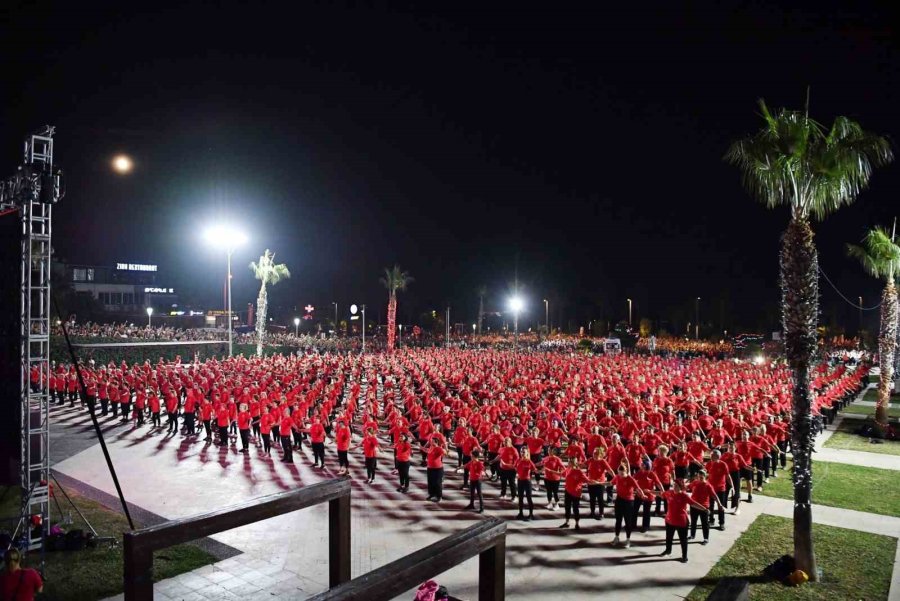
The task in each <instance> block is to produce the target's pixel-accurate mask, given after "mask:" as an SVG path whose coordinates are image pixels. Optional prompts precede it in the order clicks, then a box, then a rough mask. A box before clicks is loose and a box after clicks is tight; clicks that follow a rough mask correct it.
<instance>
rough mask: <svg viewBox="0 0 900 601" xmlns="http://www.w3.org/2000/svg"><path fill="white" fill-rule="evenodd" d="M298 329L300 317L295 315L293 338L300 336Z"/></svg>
mask: <svg viewBox="0 0 900 601" xmlns="http://www.w3.org/2000/svg"><path fill="white" fill-rule="evenodd" d="M299 330H300V318H299V317H295V318H294V338H297V337H299V336H300V333H299Z"/></svg>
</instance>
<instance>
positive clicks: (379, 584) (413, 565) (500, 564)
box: [312, 518, 506, 601]
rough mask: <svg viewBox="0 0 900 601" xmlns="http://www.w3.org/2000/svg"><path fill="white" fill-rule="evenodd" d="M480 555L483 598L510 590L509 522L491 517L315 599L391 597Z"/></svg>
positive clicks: (376, 600) (497, 600) (383, 600)
mask: <svg viewBox="0 0 900 601" xmlns="http://www.w3.org/2000/svg"><path fill="white" fill-rule="evenodd" d="M476 555H478V599H479V601H503V599H504V596H505V594H506V522H505V521H503V520H501V519H499V518H489V519H487V520H484V521H482V522H478V523H477V524H475V525H473V526H470V527H469V528H466V529H465V530H463V531H462V532H458V533H456V534H452V535H450V536H448V537H447V538H443V539H441V540H439V541H437V542H436V543H434V544H433V545H429V546H427V547H425V548H424V549H420V550H418V551H416V552H415V553H412V554H410V555H407V556H406V557H401V558H400V559H398V560H397V561H394V562H391V563H389V564H387V565H386V566H383V567H380V568H378V569H377V570H373V571H371V572H369V573H367V574H363V575H362V576H360V577H358V578H354V579H353V580H350V581H349V582H344V583H343V584H340V585H338V586H334V585H332V586H331V588H329V590H327V591H325V592H324V593H320V594H318V595H316V596H314V597H312V599H314V600H315V601H338V600H340V601H352V600H358V601H363V600H364V601H387V600H389V599H393V598H394V597H396V596H398V595H400V594H402V593H404V592H406V591H408V590H410V589H413V588H415V587H417V586H419V585H420V584H422V583H423V582H425V581H426V580H428V579H430V578H434V577H435V576H437V575H438V574H441V573H443V572H446V571H447V570H449V569H450V568H452V567H455V566H458V565H459V564H461V563H462V562H464V561H466V560H467V559H471V558H472V557H475V556H476Z"/></svg>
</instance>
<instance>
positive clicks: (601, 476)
mask: <svg viewBox="0 0 900 601" xmlns="http://www.w3.org/2000/svg"><path fill="white" fill-rule="evenodd" d="M611 471H613V470H612V468H611V467H610V466H609V464H608V463H607V462H606V459H589V460H588V463H587V476H588V479H589V480H596V481H597V482H606V474H607V472H611Z"/></svg>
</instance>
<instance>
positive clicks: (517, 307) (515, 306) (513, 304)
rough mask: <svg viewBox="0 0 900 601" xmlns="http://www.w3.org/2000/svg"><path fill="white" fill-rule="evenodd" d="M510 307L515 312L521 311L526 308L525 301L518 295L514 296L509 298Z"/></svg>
mask: <svg viewBox="0 0 900 601" xmlns="http://www.w3.org/2000/svg"><path fill="white" fill-rule="evenodd" d="M509 308H510V310H511V311H512V312H513V313H519V312H520V311H521V310H522V309H524V308H525V301H523V300H522V299H521V298H520V297H518V296H514V297H512V298H511V299H509Z"/></svg>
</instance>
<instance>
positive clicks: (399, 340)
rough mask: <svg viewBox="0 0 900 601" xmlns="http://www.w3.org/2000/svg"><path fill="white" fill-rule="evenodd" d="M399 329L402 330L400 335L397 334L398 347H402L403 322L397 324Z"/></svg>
mask: <svg viewBox="0 0 900 601" xmlns="http://www.w3.org/2000/svg"><path fill="white" fill-rule="evenodd" d="M397 329H399V330H400V335H399V336H397V348H400V347H402V346H403V324H402V323H399V324H397Z"/></svg>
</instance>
